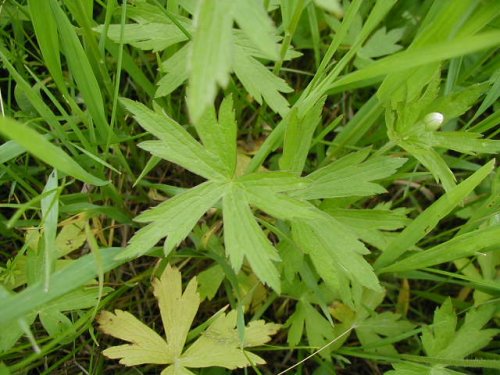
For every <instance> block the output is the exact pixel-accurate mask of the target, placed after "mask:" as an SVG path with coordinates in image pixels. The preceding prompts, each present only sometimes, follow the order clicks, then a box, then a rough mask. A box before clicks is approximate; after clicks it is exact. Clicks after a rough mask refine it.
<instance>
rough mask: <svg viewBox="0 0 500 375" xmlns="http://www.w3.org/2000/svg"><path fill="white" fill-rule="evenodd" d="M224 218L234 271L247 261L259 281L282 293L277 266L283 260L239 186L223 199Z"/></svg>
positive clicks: (225, 233) (226, 243)
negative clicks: (260, 225) (244, 260)
mask: <svg viewBox="0 0 500 375" xmlns="http://www.w3.org/2000/svg"><path fill="white" fill-rule="evenodd" d="M223 217H224V243H225V245H226V252H227V254H228V256H229V259H230V260H231V264H232V266H233V268H234V269H235V270H236V271H238V270H239V269H240V268H241V266H242V264H243V258H246V259H247V260H248V262H249V263H250V265H251V266H252V270H253V271H254V272H255V274H256V275H257V276H258V277H259V279H260V280H261V281H262V282H264V283H266V284H268V285H269V286H270V287H271V288H273V289H274V290H276V291H277V292H279V291H280V289H281V287H280V277H279V272H278V270H277V268H276V265H275V262H278V261H279V260H280V257H279V255H278V254H277V252H276V249H275V248H274V247H273V246H272V245H271V243H270V242H269V240H268V239H267V238H266V236H265V234H264V233H263V232H262V229H261V228H260V227H259V225H258V224H257V222H256V221H255V218H254V217H253V215H252V211H251V210H250V207H248V200H247V198H246V196H245V191H244V190H243V189H241V188H240V187H238V186H236V185H232V186H231V187H230V188H229V189H228V190H227V192H226V195H225V196H224V198H223Z"/></svg>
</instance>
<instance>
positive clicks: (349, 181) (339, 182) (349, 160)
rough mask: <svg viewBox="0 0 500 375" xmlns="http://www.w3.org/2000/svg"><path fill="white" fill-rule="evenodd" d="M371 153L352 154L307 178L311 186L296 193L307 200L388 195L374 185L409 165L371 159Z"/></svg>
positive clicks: (379, 158)
mask: <svg viewBox="0 0 500 375" xmlns="http://www.w3.org/2000/svg"><path fill="white" fill-rule="evenodd" d="M369 152H370V150H369V149H365V150H362V151H359V152H357V153H352V154H349V155H347V156H345V157H343V158H342V159H339V160H338V161H336V162H334V163H331V164H330V165H327V166H326V167H323V168H321V169H318V170H317V171H315V172H313V173H311V174H310V175H309V176H307V179H308V180H310V181H311V182H310V184H309V186H307V187H306V188H305V189H303V190H301V191H299V192H297V193H295V195H296V196H298V197H300V198H303V199H317V198H336V197H350V196H366V195H373V194H380V193H384V192H385V189H384V188H383V187H382V186H380V185H378V184H375V183H373V182H372V181H374V180H379V179H382V178H385V177H388V176H390V175H392V174H394V172H395V171H396V170H397V168H399V167H400V166H401V165H403V164H404V163H405V162H406V159H402V158H390V157H374V158H370V159H367V160H365V159H366V158H367V156H368V154H369Z"/></svg>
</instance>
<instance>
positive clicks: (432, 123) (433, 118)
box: [424, 112, 444, 130]
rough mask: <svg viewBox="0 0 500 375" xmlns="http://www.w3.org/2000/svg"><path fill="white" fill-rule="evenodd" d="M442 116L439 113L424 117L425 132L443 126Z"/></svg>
mask: <svg viewBox="0 0 500 375" xmlns="http://www.w3.org/2000/svg"><path fill="white" fill-rule="evenodd" d="M443 121H444V116H443V114H442V113H439V112H431V113H428V114H427V115H425V117H424V124H425V128H426V129H427V130H437V129H439V127H440V126H441V125H442V124H443Z"/></svg>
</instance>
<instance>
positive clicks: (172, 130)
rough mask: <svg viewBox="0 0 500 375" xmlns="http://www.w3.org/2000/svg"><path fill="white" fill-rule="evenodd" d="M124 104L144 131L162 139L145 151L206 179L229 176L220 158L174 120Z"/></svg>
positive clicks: (128, 102) (134, 104)
mask: <svg viewBox="0 0 500 375" xmlns="http://www.w3.org/2000/svg"><path fill="white" fill-rule="evenodd" d="M121 102H122V104H123V105H124V106H125V108H126V109H127V110H128V111H130V112H131V113H132V114H133V115H134V118H135V119H136V120H137V122H139V124H140V125H141V126H142V127H143V128H144V129H146V130H147V131H149V132H150V133H151V134H153V135H154V136H156V137H157V138H159V139H160V140H159V141H147V142H143V143H141V147H142V148H144V149H145V150H147V151H150V152H151V153H152V154H153V155H156V156H159V157H161V158H163V159H166V160H169V161H171V162H174V163H176V164H179V165H180V166H182V167H184V168H186V169H188V170H190V171H191V172H193V173H196V174H198V175H200V176H202V177H205V178H220V177H221V174H222V173H225V172H226V173H227V171H226V168H225V166H224V165H222V163H221V162H220V161H219V160H218V159H217V157H216V155H214V154H213V153H211V152H209V151H207V150H206V149H205V148H203V147H202V146H201V145H200V144H199V143H198V142H196V140H195V139H194V138H193V137H192V136H191V135H190V134H189V133H188V132H187V131H186V130H185V129H184V128H183V127H182V126H180V125H179V124H178V123H176V122H175V121H174V120H172V119H171V118H170V117H168V116H166V115H163V114H159V113H156V112H153V111H152V110H150V109H149V108H147V107H146V106H145V105H143V104H140V103H137V102H134V101H132V100H129V99H124V98H122V99H121Z"/></svg>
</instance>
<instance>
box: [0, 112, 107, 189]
mask: <svg viewBox="0 0 500 375" xmlns="http://www.w3.org/2000/svg"><path fill="white" fill-rule="evenodd" d="M0 134H2V135H4V136H5V137H8V138H10V139H12V140H14V141H16V143H17V144H19V145H20V146H22V147H24V148H25V149H26V150H27V151H28V152H30V153H32V154H33V155H34V156H36V157H37V158H38V159H40V160H42V161H43V162H45V163H47V164H49V165H51V166H52V167H54V168H56V169H57V170H59V171H61V172H63V173H66V174H67V175H69V176H73V177H75V178H77V179H79V180H81V181H83V182H86V183H88V184H90V185H97V186H102V185H106V184H107V182H106V181H104V180H101V179H100V178H97V177H95V176H93V175H91V174H90V173H88V172H87V171H86V170H84V169H83V168H82V167H81V166H80V165H79V164H78V163H77V162H76V161H75V160H74V159H73V158H71V157H70V156H69V155H68V154H66V153H65V152H64V151H63V150H62V149H60V148H59V147H57V146H54V145H53V144H52V143H50V142H49V141H48V140H47V138H46V137H44V136H43V135H41V134H39V133H38V132H36V131H35V130H33V129H31V128H29V127H28V126H26V125H23V124H20V123H18V122H16V121H14V120H11V119H8V118H6V117H2V118H0Z"/></svg>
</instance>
